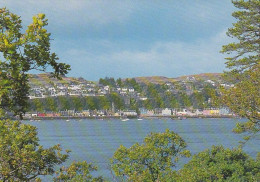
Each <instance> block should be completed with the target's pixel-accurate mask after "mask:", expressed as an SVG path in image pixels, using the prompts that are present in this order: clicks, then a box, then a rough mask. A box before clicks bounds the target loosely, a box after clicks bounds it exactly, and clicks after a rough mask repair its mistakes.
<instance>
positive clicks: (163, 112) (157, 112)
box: [24, 108, 235, 119]
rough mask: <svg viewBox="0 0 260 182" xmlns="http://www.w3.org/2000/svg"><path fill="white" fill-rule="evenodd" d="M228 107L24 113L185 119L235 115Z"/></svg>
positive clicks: (32, 116) (33, 114) (29, 114)
mask: <svg viewBox="0 0 260 182" xmlns="http://www.w3.org/2000/svg"><path fill="white" fill-rule="evenodd" d="M234 116H235V115H234V114H232V113H231V112H230V111H229V110H228V109H227V108H220V109H218V108H209V109H204V110H199V109H197V110H188V109H172V108H156V109H152V110H147V109H145V108H141V109H140V114H138V113H137V112H136V111H135V110H123V111H116V112H111V111H105V110H82V111H75V110H66V111H59V112H27V113H25V115H24V119H36V118H41V119H44V118H68V117H73V118H103V117H107V118H122V117H123V118H124V117H125V118H128V117H129V118H137V117H140V118H142V117H172V118H177V119H184V118H186V117H194V118H196V117H198V118H215V117H216V118H217V117H234Z"/></svg>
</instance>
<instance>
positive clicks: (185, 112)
mask: <svg viewBox="0 0 260 182" xmlns="http://www.w3.org/2000/svg"><path fill="white" fill-rule="evenodd" d="M187 113H188V110H187V109H181V110H180V111H177V116H185V115H187Z"/></svg>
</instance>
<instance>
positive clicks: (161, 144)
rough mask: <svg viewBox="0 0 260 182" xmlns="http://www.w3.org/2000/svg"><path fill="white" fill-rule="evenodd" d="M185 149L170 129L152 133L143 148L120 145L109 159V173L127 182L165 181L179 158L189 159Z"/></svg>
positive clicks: (139, 145) (184, 144)
mask: <svg viewBox="0 0 260 182" xmlns="http://www.w3.org/2000/svg"><path fill="white" fill-rule="evenodd" d="M185 147H186V143H185V141H184V140H183V139H182V138H181V137H180V136H179V135H178V134H176V133H174V132H172V131H170V130H169V129H167V130H166V131H165V132H164V133H151V134H150V135H148V136H147V137H146V138H145V139H144V143H143V144H139V143H136V144H134V145H133V146H131V147H130V148H126V147H124V146H122V145H121V146H120V147H119V148H118V149H117V151H116V152H115V153H114V156H113V158H112V159H111V165H112V169H113V171H114V172H115V175H116V176H121V177H125V178H127V179H128V180H129V181H165V180H166V179H167V176H169V174H171V173H172V168H173V167H175V165H176V164H175V162H177V161H178V159H179V157H180V156H185V157H189V156H190V153H189V151H187V150H184V149H185ZM173 159H174V161H173Z"/></svg>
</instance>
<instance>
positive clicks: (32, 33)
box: [0, 8, 70, 117]
mask: <svg viewBox="0 0 260 182" xmlns="http://www.w3.org/2000/svg"><path fill="white" fill-rule="evenodd" d="M0 22H1V23H0V53H2V57H3V58H4V60H0V109H4V110H5V111H12V112H14V114H15V115H20V117H22V114H23V113H24V112H25V111H26V107H27V99H28V98H27V95H28V93H29V85H28V71H30V70H33V69H35V70H40V71H45V70H46V67H47V66H50V67H51V68H53V70H54V72H53V73H52V76H53V77H56V78H60V76H62V75H65V74H66V73H67V72H68V70H69V69H70V66H69V65H67V64H64V63H57V60H58V57H57V56H56V54H55V53H51V52H50V40H51V39H50V33H48V32H47V30H46V29H45V28H44V27H45V26H47V25H48V22H47V19H46V18H45V15H44V14H38V15H36V16H34V17H33V22H32V24H30V25H29V26H28V28H27V29H26V30H25V33H22V30H23V28H22V20H21V18H20V17H19V16H18V15H15V14H13V13H11V12H10V11H9V10H7V9H6V8H1V9H0Z"/></svg>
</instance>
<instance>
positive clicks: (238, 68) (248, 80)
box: [222, 0, 260, 133]
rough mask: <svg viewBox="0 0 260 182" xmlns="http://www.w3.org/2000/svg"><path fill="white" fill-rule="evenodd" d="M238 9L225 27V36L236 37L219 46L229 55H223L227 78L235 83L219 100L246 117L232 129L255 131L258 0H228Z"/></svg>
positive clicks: (259, 53) (259, 25) (259, 60)
mask: <svg viewBox="0 0 260 182" xmlns="http://www.w3.org/2000/svg"><path fill="white" fill-rule="evenodd" d="M232 2H233V4H234V6H235V7H236V8H238V9H240V10H239V11H235V12H233V14H232V16H233V17H234V18H236V19H237V20H238V21H237V22H236V23H234V24H233V27H232V28H229V29H228V32H227V35H228V36H230V37H235V38H237V42H233V43H230V44H228V45H225V46H223V49H222V53H227V54H230V55H231V56H230V57H228V58H226V59H227V62H226V65H227V68H229V69H230V71H228V72H226V73H225V77H226V79H227V80H229V81H232V82H233V83H235V86H234V87H233V88H230V89H226V90H224V91H223V93H224V95H225V96H224V99H223V102H224V103H225V104H226V105H227V106H228V107H229V108H230V109H231V110H232V111H233V112H235V113H237V114H239V115H240V116H242V117H246V118H247V119H248V122H247V123H240V124H238V125H237V128H236V129H235V131H236V132H245V131H249V132H253V133H257V132H259V129H260V126H259V125H260V122H259V121H260V114H259V113H260V108H259V105H260V96H259V92H260V84H259V80H260V74H259V67H260V66H259V63H260V45H259V44H260V21H259V19H260V13H259V9H260V2H259V0H248V1H245V0H236V1H232Z"/></svg>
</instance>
